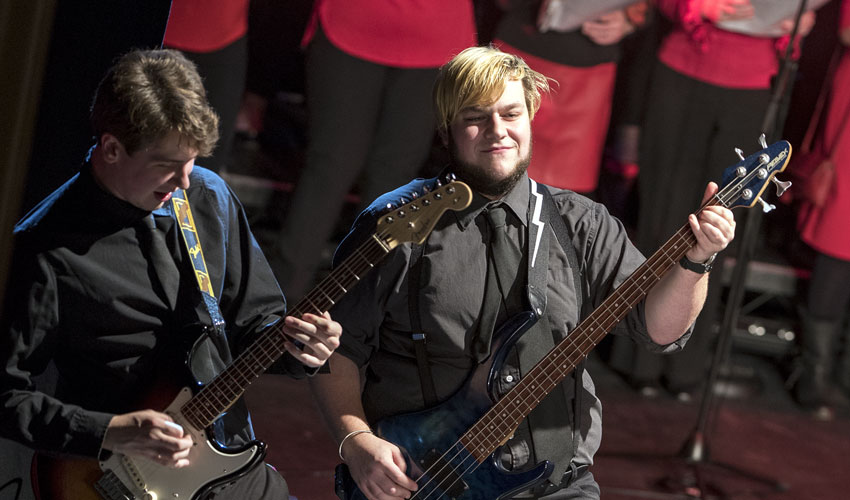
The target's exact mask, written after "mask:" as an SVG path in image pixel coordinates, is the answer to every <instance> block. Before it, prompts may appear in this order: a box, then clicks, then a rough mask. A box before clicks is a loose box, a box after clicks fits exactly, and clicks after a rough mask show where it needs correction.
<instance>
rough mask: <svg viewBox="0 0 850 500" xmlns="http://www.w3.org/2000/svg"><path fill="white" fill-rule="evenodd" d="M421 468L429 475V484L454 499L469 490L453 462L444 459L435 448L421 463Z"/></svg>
mask: <svg viewBox="0 0 850 500" xmlns="http://www.w3.org/2000/svg"><path fill="white" fill-rule="evenodd" d="M419 466H420V467H422V470H423V471H425V473H426V474H428V476H429V481H428V483H430V484H432V485H435V486H434V487H435V488H438V489H439V490H440V491H441V492H442V493H444V494H446V495H448V496H449V497H451V498H452V499H455V498H457V497H459V496H460V495H462V494H463V493H464V492H465V491H466V490H468V489H469V485H467V484H466V483H465V482H464V480H463V478H461V476H460V475H458V474H457V473H456V472H455V468H454V466H453V465H452V464H451V462H447V461H446V460H445V459H443V457H442V456H441V455H440V453H439V452H437V450H436V449H434V448H431V450H430V451H429V452H428V453H427V454H426V455H425V457H424V458H423V459H422V460H420V461H419ZM420 486H421V485H420Z"/></svg>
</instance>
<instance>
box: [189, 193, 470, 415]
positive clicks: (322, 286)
mask: <svg viewBox="0 0 850 500" xmlns="http://www.w3.org/2000/svg"><path fill="white" fill-rule="evenodd" d="M453 181H454V179H452V178H445V179H443V180H438V181H437V182H436V183H434V184H433V185H431V186H426V188H424V196H423V197H422V200H426V199H428V198H434V199H436V200H438V202H439V201H440V200H441V199H442V198H440V195H441V193H440V191H448V192H449V193H450V194H451V193H452V190H451V189H450V188H447V187H448V186H451V184H452V182H453ZM441 182H445V184H442V183H441ZM432 193H433V194H432ZM414 197H415V196H414ZM459 200H460V198H456V199H454V200H453V202H457V201H459ZM437 206H439V203H438V205H437ZM449 208H450V207H446V208H444V209H443V211H445V210H448V209H449ZM431 210H433V207H432V208H431ZM390 233H391V230H386V231H382V232H379V233H376V234H375V237H374V238H370V239H369V240H367V242H364V244H363V245H361V246H360V247H358V248H357V249H355V253H354V254H353V255H351V256H349V258H347V259H346V260H345V261H343V263H342V264H341V265H340V268H341V269H348V270H349V272H351V275H352V276H353V277H354V278H355V281H353V282H351V284H350V285H349V287H351V286H354V284H356V282H357V281H359V280H360V276H359V275H360V274H364V273H365V272H366V271H367V270H368V269H370V268H372V267H374V265H375V263H377V261H378V260H380V259H381V258H382V257H384V256H385V255H386V254H387V253H388V252H389V250H391V249H387V248H386V244H387V243H388V242H389V241H390V240H389V239H388V236H389V235H390ZM376 238H377V239H376ZM378 240H380V241H378ZM367 243H370V244H371V245H367ZM367 246H371V247H372V248H371V249H370V248H366V252H369V254H368V255H366V256H364V252H363V250H364V247H367ZM370 250H371V251H370ZM358 255H359V256H360V257H361V259H363V260H364V261H365V263H366V266H365V267H363V268H362V269H360V270H358V271H351V270H350V268H351V267H352V266H350V265H349V264H350V263H353V262H354V257H356V256H358ZM334 274H336V273H332V274H330V275H329V276H328V277H326V278H325V279H323V280H322V281H321V282H320V283H319V285H318V286H317V287H316V288H315V289H314V290H313V291H311V292H310V293H308V295H307V296H306V297H305V299H304V300H301V301H299V303H298V304H296V306H295V308H293V314H297V313H298V312H299V311H300V310H301V309H303V308H304V307H302V304H304V305H306V303H309V304H310V305H312V307H313V311H314V312H316V313H319V314H320V313H321V311H322V310H323V309H329V308H330V307H331V306H332V305H333V304H334V300H333V295H332V294H333V292H334V290H333V289H328V288H327V287H331V286H333V285H332V282H333V283H335V284H336V288H339V289H341V290H342V293H343V294H344V293H346V292H347V290H346V288H345V286H343V285H342V284H340V282H339V281H337V280H336V279H335V276H334ZM340 274H341V273H340ZM319 294H321V295H323V296H324V297H325V298H326V299H328V301H329V302H328V304H327V307H326V308H323V307H318V306H316V303H317V302H321V301H320V299H321V296H319ZM311 295H312V296H315V298H313V299H311V298H310V297H311ZM340 296H341V294H339V293H338V292H337V295H336V297H337V299H339V297H340ZM266 333H269V332H266ZM273 334H276V335H278V336H279V335H280V329H279V328H277V329H274V330H273V331H272V332H270V333H269V334H268V335H263V336H262V337H261V338H260V339H258V343H257V345H258V347H262V348H263V350H264V354H266V356H267V360H271V361H270V363H271V362H273V361H274V360H275V359H277V357H279V356H280V355H281V354H282V353H283V350H282V348H281V347H280V346H279V345H278V344H279V343H278V342H276V340H277V339H276V337H275V335H273ZM260 342H263V344H260ZM268 344H272V345H271V347H272V348H273V349H274V350H273V354H272V355H273V356H274V357H270V356H269V354H268V350H267V348H268V347H269V346H268ZM253 351H254V349H253V348H252V352H250V353H249V354H253ZM249 361H252V360H250V359H249V357H248V356H240V357H239V358H237V359H236V360H235V361H234V363H233V365H232V366H234V367H235V368H234V369H233V370H237V375H242V376H243V378H244V374H243V373H242V368H239V366H237V364H238V365H246V364H248V365H249V367H250V366H251V365H253V364H255V363H249ZM253 361H256V360H253ZM233 370H231V369H230V367H228V368H227V369H225V371H230V372H231V373H232V371H233ZM261 373H262V371H260V372H257V373H251V374H250V376H249V378H247V379H245V380H244V381H243V383H242V384H240V385H237V391H238V392H235V393H234V395H233V398H236V397H238V395H239V394H241V393H242V392H244V387H245V386H246V385H247V384H248V383H250V382H251V381H253V379H254V378H256V377H258V376H259V375H260V374H261ZM229 382H230V380H228V377H219V378H218V379H217V380H213V381H212V382H211V383H210V384H208V386H206V387H204V388H202V389H201V391H200V392H199V394H198V395H197V396H201V392H206V393H207V394H210V393H212V394H213V396H214V395H215V393H216V391H214V390H213V389H207V387H209V385H215V386H216V387H214V388H215V389H218V388H219V387H218V386H220V385H226V387H228V388H230V387H229V385H227V384H229ZM230 390H231V391H232V388H230ZM207 394H204V396H206V395H207ZM206 402H207V401H206V399H205V398H203V397H201V398H198V397H193V398H192V399H190V400H189V401H188V402H187V404H186V405H184V407H182V408H181V410H180V411H181V413H183V412H184V409H185V411H186V412H191V413H192V414H193V415H197V412H198V411H201V412H204V410H206V411H205V414H204V415H200V416H201V417H205V418H204V419H205V420H206V421H207V422H211V421H212V420H214V419H215V418H216V417H217V416H218V414H219V413H220V412H217V411H215V410H216V408H215V407H212V408H210V407H205V406H203V405H204V403H206ZM226 403H228V404H233V401H229V402H226ZM218 404H219V406H221V402H220V401H219V402H218Z"/></svg>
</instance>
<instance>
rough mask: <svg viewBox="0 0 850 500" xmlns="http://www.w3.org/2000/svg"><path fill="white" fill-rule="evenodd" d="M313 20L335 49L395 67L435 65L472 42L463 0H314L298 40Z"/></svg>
mask: <svg viewBox="0 0 850 500" xmlns="http://www.w3.org/2000/svg"><path fill="white" fill-rule="evenodd" d="M318 23H321V27H322V31H324V33H325V36H327V37H328V40H330V41H331V43H333V44H334V46H336V47H337V48H339V49H340V50H342V51H343V52H346V53H347V54H350V55H353V56H355V57H358V58H360V59H364V60H366V61H371V62H374V63H377V64H382V65H384V66H393V67H398V68H435V67H438V66H442V65H443V64H444V63H446V62H448V60H449V59H451V58H452V57H453V56H455V55H456V54H458V53H459V52H460V51H462V50H463V49H465V48H467V47H471V46H473V45H475V43H476V35H475V20H474V17H473V8H472V2H471V1H468V0H356V1H355V0H317V1H316V5H315V6H314V8H313V15H312V19H311V20H310V23H309V24H308V26H307V30H306V32H305V33H304V39H303V41H302V44H303V45H306V44H307V43H309V41H310V40H311V39H312V38H313V35H314V34H315V33H316V29H317V27H318Z"/></svg>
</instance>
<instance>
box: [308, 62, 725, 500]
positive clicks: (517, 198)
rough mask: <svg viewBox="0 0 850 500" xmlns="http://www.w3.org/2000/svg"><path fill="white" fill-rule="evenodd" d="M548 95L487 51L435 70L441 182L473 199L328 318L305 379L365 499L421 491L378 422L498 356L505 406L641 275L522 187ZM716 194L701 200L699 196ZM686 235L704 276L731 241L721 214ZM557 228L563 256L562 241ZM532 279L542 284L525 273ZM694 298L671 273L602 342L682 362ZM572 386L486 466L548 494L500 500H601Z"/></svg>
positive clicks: (575, 214) (600, 212)
mask: <svg viewBox="0 0 850 500" xmlns="http://www.w3.org/2000/svg"><path fill="white" fill-rule="evenodd" d="M547 87H548V84H547V79H546V78H545V77H544V76H543V75H540V74H538V73H535V72H534V71H532V70H531V69H530V68H529V67H528V66H527V65H526V64H525V63H524V62H523V61H522V59H520V58H518V57H516V56H513V55H509V54H505V53H502V52H500V51H499V50H497V49H494V48H488V47H475V48H470V49H467V50H465V51H463V52H462V53H460V54H459V55H458V56H456V57H455V58H454V59H452V60H451V61H450V62H448V63H447V64H446V65H445V66H443V68H442V69H441V71H440V74H439V76H438V79H437V82H436V86H435V90H434V96H435V102H436V106H437V112H438V119H439V131H440V134H441V137H442V138H443V142H444V143H445V144H446V146H447V147H448V148H449V150H450V154H451V158H452V163H451V165H449V166H448V167H447V169H448V170H449V171H450V172H452V173H454V174H456V175H457V177H458V179H460V180H462V181H464V182H466V183H467V184H469V185H470V187H471V188H472V189H473V191H474V192H475V196H474V199H473V201H472V204H471V205H470V206H469V207H468V208H467V209H465V210H463V211H461V212H449V213H446V214H445V215H444V216H443V218H442V219H441V220H440V221H439V222H438V223H437V226H436V228H435V230H434V231H433V232H432V233H431V234H430V236H429V237H428V239H427V241H426V242H425V243H424V244H423V245H421V246H411V245H404V246H402V247H400V249H401V251H397V252H396V253H395V254H394V255H395V256H394V257H393V258H390V259H387V260H386V261H384V262H383V263H382V264H381V265H380V266H379V267H378V268H377V269H375V270H374V271H373V272H372V273H371V274H370V275H369V276H367V278H366V280H365V281H366V283H363V284H361V285H359V286H358V288H356V289H355V290H353V291H352V292H351V293H350V294H349V295H348V296H346V297H345V298H344V299H343V300H342V301H341V302H340V303H338V304H337V305H336V306H335V307H334V317H335V318H337V320H338V321H339V322H340V323H341V324H342V326H343V331H344V335H343V337H342V343H341V346H340V348H339V349H338V351H337V353H336V354H334V355H333V356H332V357H331V359H330V366H331V371H330V373H329V374H323V375H320V376H317V377H314V378H313V379H312V380H311V385H312V387H313V389H314V392H315V394H316V395H317V398H318V401H319V403H320V407H321V409H322V411H323V413H324V416H325V417H326V419H327V421H328V423H329V427H330V429H331V431H332V433H333V435H334V437H335V438H336V439H337V442H338V443H339V452H340V457H341V458H342V459H343V460H344V461H345V463H346V464H347V466H348V468H349V470H350V473H351V476H352V478H353V480H354V482H355V483H356V485H357V487H358V489H359V490H360V491H361V492H362V493H363V494H364V495H365V496H366V498H369V499H371V500H385V499H391V498H408V497H410V496H411V495H412V493H413V492H414V491H415V490H417V489H419V488H423V487H425V486H424V485H423V484H417V482H416V481H415V479H417V477H418V475H419V474H420V472H419V471H421V469H424V468H426V466H427V464H423V463H418V462H417V463H414V464H412V463H410V462H408V461H406V459H405V455H404V453H403V451H404V450H402V449H401V448H400V447H399V446H397V445H396V444H394V443H391V442H388V441H385V440H383V439H381V438H380V437H378V436H376V435H375V434H373V431H372V426H373V425H374V424H375V423H376V422H377V421H379V420H381V419H384V418H388V417H393V416H395V415H398V414H406V413H410V412H415V411H419V410H423V409H424V408H426V407H429V406H431V404H433V402H429V399H430V398H428V397H427V396H426V387H428V384H431V386H432V387H433V390H434V392H435V395H436V400H437V401H445V400H447V399H449V398H451V397H452V395H453V394H455V393H456V392H457V391H458V390H459V389H461V388H462V387H464V385H465V383H466V381H467V379H468V378H469V376H470V373H472V372H473V370H475V369H476V368H477V367H479V366H481V365H482V364H483V363H486V362H489V361H491V359H490V358H491V357H494V356H496V357H499V358H500V359H501V356H504V359H503V362H501V363H498V364H494V365H493V366H494V369H497V372H496V373H494V374H493V375H494V376H493V377H492V380H491V382H492V385H493V390H494V391H495V392H496V393H497V394H498V395H503V394H504V393H506V392H507V391H508V390H510V389H511V387H513V386H514V385H515V384H516V382H517V380H518V379H519V378H520V376H523V375H525V374H526V372H527V371H528V370H529V369H530V368H531V366H533V364H534V363H535V362H536V361H537V360H538V359H539V358H540V357H541V356H542V355H543V354H545V353H546V352H547V351H548V349H550V348H551V346H552V345H553V342H555V341H559V340H560V339H562V338H563V337H564V336H566V335H568V333H569V332H570V331H571V330H572V329H573V328H574V327H575V326H576V325H577V324H578V323H579V321H580V320H581V319H582V318H583V317H584V316H586V315H587V313H588V312H590V311H592V310H593V309H594V308H596V307H597V306H599V305H600V303H601V302H602V301H603V300H604V299H605V298H606V297H607V296H608V295H609V294H611V292H612V291H613V290H614V289H615V288H616V287H617V286H618V285H619V284H620V283H621V282H623V281H624V280H625V279H626V278H627V277H628V276H629V275H630V274H631V272H632V271H634V270H635V268H637V267H638V266H639V265H640V264H641V263H642V262H643V260H644V257H643V256H642V255H641V254H640V253H639V252H638V251H637V250H636V249H635V248H634V246H633V245H632V244H631V243H630V242H629V240H628V238H627V235H626V231H625V230H624V228H623V226H622V225H621V224H620V223H619V221H617V220H616V219H614V218H613V217H611V216H610V215H608V213H607V211H606V210H605V208H604V207H603V206H602V205H600V204H597V203H594V202H592V201H591V200H589V199H587V198H584V197H582V196H580V195H577V194H575V193H573V192H570V191H565V190H560V189H554V188H549V187H546V186H543V185H540V184H537V183H535V182H534V181H533V180H531V179H529V178H528V176H527V174H526V172H525V169H526V168H527V166H528V164H529V162H530V161H531V150H532V136H531V119H532V117H533V116H534V113H535V112H536V111H537V109H538V107H539V103H540V93H541V92H545V91H546V90H547ZM564 167H565V168H569V165H565V166H564ZM422 184H423V181H422V180H417V181H414V182H412V183H410V184H408V185H406V186H404V187H402V188H399V189H398V190H396V191H394V192H392V193H389V194H388V195H386V196H383V197H381V198H379V199H378V200H376V201H375V203H373V204H372V206H371V207H370V208H369V209H367V210H366V211H365V212H364V213H363V214H361V216H360V218H359V219H358V221H357V222H356V223H355V226H354V228H353V229H352V232H351V233H350V234H349V236H348V237H347V238H346V240H344V241H343V243H342V244H341V245H340V247H339V249H338V250H337V256H336V258H335V259H336V260H337V261H339V259H340V258H342V257H344V256H346V255H347V254H348V253H349V252H350V251H351V249H353V248H355V246H354V245H355V244H357V243H358V242H359V241H360V240H362V238H363V235H365V234H368V232H369V231H370V230H371V228H373V227H374V224H375V218H376V215H377V214H378V213H379V211H380V210H381V207H382V206H385V203H386V202H387V201H389V200H391V199H394V198H397V197H398V196H408V195H409V193H410V192H411V191H415V190H416V189H417V188H418V187H420V186H421V185H422ZM716 189H717V187H716V186H715V185H710V186H709V187H708V188H707V190H706V196H708V195H710V194H713V192H714V191H715V190H716ZM546 192H548V193H549V194H550V195H551V198H548V197H547V196H548V195H547V193H546ZM547 199H549V200H550V203H553V204H554V206H552V207H551V211H549V212H548V213H549V214H555V215H552V216H551V217H552V218H547V216H546V215H543V216H541V213H543V214H547V208H546V205H545V200H547ZM541 203H543V205H541ZM683 217H684V215H683ZM557 218H560V219H562V221H563V225H559V223H557V220H556V219H557ZM502 220H503V222H501V221H502ZM550 222H556V224H555V225H553V224H550ZM689 223H690V226H691V228H692V230H693V232H694V234H695V235H696V241H697V244H696V245H695V246H694V247H693V248H691V249H690V250H688V252H687V258H688V259H689V260H691V261H693V262H704V261H706V260H708V259H709V258H710V257H711V256H712V255H713V254H714V253H716V252H719V251H720V250H722V249H723V248H725V247H726V245H727V244H728V243H729V241H730V240H731V239H732V237H733V234H734V220H733V218H732V215H731V212H730V211H729V210H726V209H722V208H710V209H708V210H706V211H704V212H702V213H701V214H700V215H699V216H698V217H695V216H690V218H689ZM555 226H557V227H555ZM562 226H563V227H564V229H565V230H566V231H565V236H564V238H565V240H566V241H562V236H561V235H559V229H558V227H562ZM502 232H503V233H504V235H505V236H506V237H507V240H508V241H509V242H510V243H508V245H513V247H514V249H515V254H516V255H515V260H514V261H513V264H510V265H507V266H506V265H505V262H510V261H509V260H507V259H505V257H503V256H499V255H498V254H501V253H502V252H501V251H499V252H497V251H496V247H497V245H498V246H499V247H504V245H505V243H501V242H499V243H497V240H498V239H499V238H500V236H499V234H500V233H502ZM561 234H564V233H561ZM501 238H504V237H501ZM541 266H543V272H537V271H539V270H540V267H541ZM506 267H507V268H506ZM411 282H415V283H417V285H416V286H411V285H410V284H411ZM706 282H707V275H705V274H698V273H696V272H694V271H690V270H687V269H684V268H683V267H680V266H675V267H674V269H672V270H671V271H670V272H669V273H668V274H667V275H666V276H665V277H664V278H663V279H662V280H661V281H660V282H659V283H658V284H657V286H655V287H654V288H653V289H652V290H651V291H650V293H649V295H648V296H647V297H646V298H645V300H643V301H641V302H640V303H639V304H638V305H637V307H636V308H634V309H633V310H632V311H631V312H630V313H629V314H628V315H627V316H626V318H625V319H624V320H623V321H622V322H620V323H619V324H618V325H617V326H616V327H615V329H614V333H617V334H624V335H629V336H631V337H632V338H634V339H635V340H637V341H638V342H640V343H642V344H644V345H646V346H647V347H649V348H651V349H654V350H656V351H666V352H670V351H675V350H678V349H680V348H681V346H682V345H683V344H684V342H685V341H686V340H687V337H688V331H689V325H691V324H692V323H693V321H694V318H695V317H696V316H697V314H698V313H699V310H700V307H701V305H702V301H703V299H704V296H705V288H706ZM411 304H415V311H414V310H413V309H412V308H411ZM527 309H531V310H534V311H536V313H535V314H536V315H537V316H538V317H539V319H538V320H537V322H536V323H535V324H534V325H533V326H531V327H530V329H528V331H526V332H525V333H523V334H522V336H521V337H520V338H519V340H518V341H517V343H516V345H515V346H514V347H513V348H511V349H509V350H508V351H506V352H498V353H497V352H496V345H497V344H498V343H500V342H501V341H500V339H498V338H496V335H495V334H494V327H496V328H498V326H499V325H502V324H505V323H506V321H507V320H508V318H511V317H513V316H514V315H516V314H517V313H519V312H522V311H524V310H527ZM413 334H423V335H424V338H426V339H427V341H426V343H425V348H426V356H425V357H426V358H427V367H428V370H426V371H430V376H431V378H432V380H430V381H425V382H424V383H423V377H422V376H421V374H422V373H424V372H423V371H422V370H421V364H420V362H418V361H417V353H416V348H415V346H414V341H413V340H412V338H413V337H412V335H413ZM547 343H548V344H547ZM500 347H501V346H500ZM535 353H537V354H535ZM540 353H542V354H540ZM497 354H498V356H497ZM575 373H576V374H580V376H579V377H578V381H576V380H575V378H574V377H573V376H572V375H571V376H568V377H567V378H566V379H565V380H564V381H562V382H561V383H560V385H559V386H558V387H557V388H556V389H555V390H553V391H552V392H551V393H550V394H549V396H548V397H546V398H545V399H544V400H543V401H542V402H540V403H539V405H538V406H536V408H534V410H532V411H531V413H530V415H529V416H528V418H527V419H526V421H524V422H522V423H521V424H520V426H519V428H517V430H516V432H515V433H514V434H513V436H512V437H511V438H510V439H509V440H507V442H505V443H499V444H500V445H501V446H500V447H499V448H498V449H497V451H496V452H495V454H494V456H495V458H496V460H497V461H498V463H499V466H500V467H501V468H503V469H505V470H507V471H513V472H516V471H525V470H528V469H530V468H532V467H534V466H535V465H536V464H537V463H538V462H541V461H543V460H548V461H550V462H551V465H552V469H551V474H550V475H549V476H548V479H546V480H544V481H542V482H540V483H539V484H537V485H536V486H533V487H532V486H529V487H527V488H525V489H521V490H519V491H511V492H507V491H501V492H498V493H499V494H503V493H504V494H507V493H510V494H511V495H513V496H514V497H515V498H547V499H563V498H598V497H599V488H598V485H597V484H596V482H595V480H594V479H593V475H592V474H591V473H590V472H589V470H588V468H589V466H590V465H592V463H593V455H594V453H595V452H596V450H597V449H598V447H599V444H600V439H601V421H600V418H601V413H600V412H601V406H600V403H599V400H598V399H597V398H596V396H595V394H594V386H593V382H592V380H591V378H590V375H589V374H588V373H587V372H584V371H583V370H578V371H577V372H575ZM361 374H363V376H362V378H361ZM361 387H362V392H361ZM464 430H465V429H464ZM411 432H417V430H416V429H411ZM425 434H426V435H425V436H423V437H424V438H425V439H427V438H428V436H427V434H428V433H427V432H425ZM436 451H437V454H438V455H439V453H441V452H442V451H445V450H436ZM442 459H446V456H443V457H442ZM439 460H440V458H438V461H439ZM484 462H485V465H486V462H487V460H485V461H484ZM485 465H482V466H485ZM432 472H433V470H432ZM547 472H548V471H547ZM436 475H438V476H439V475H440V473H436ZM461 475H462V474H461ZM465 477H466V476H463V477H461V479H460V480H461V481H462V480H463V479H464V478H465ZM458 484H459V482H458ZM478 486H480V487H482V488H485V487H490V486H491V485H478ZM495 497H496V494H495V493H493V492H492V491H490V492H487V491H470V490H466V491H465V492H464V496H463V498H464V499H478V498H480V499H482V500H483V499H485V498H487V499H489V498H495Z"/></svg>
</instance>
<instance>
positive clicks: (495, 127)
mask: <svg viewBox="0 0 850 500" xmlns="http://www.w3.org/2000/svg"><path fill="white" fill-rule="evenodd" d="M487 133H488V134H489V135H490V136H491V137H495V138H501V137H504V136H505V135H506V134H507V128H506V127H505V121H504V120H502V117H501V116H498V115H497V116H494V117H492V118H491V119H490V123H489V126H488V127H487Z"/></svg>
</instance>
